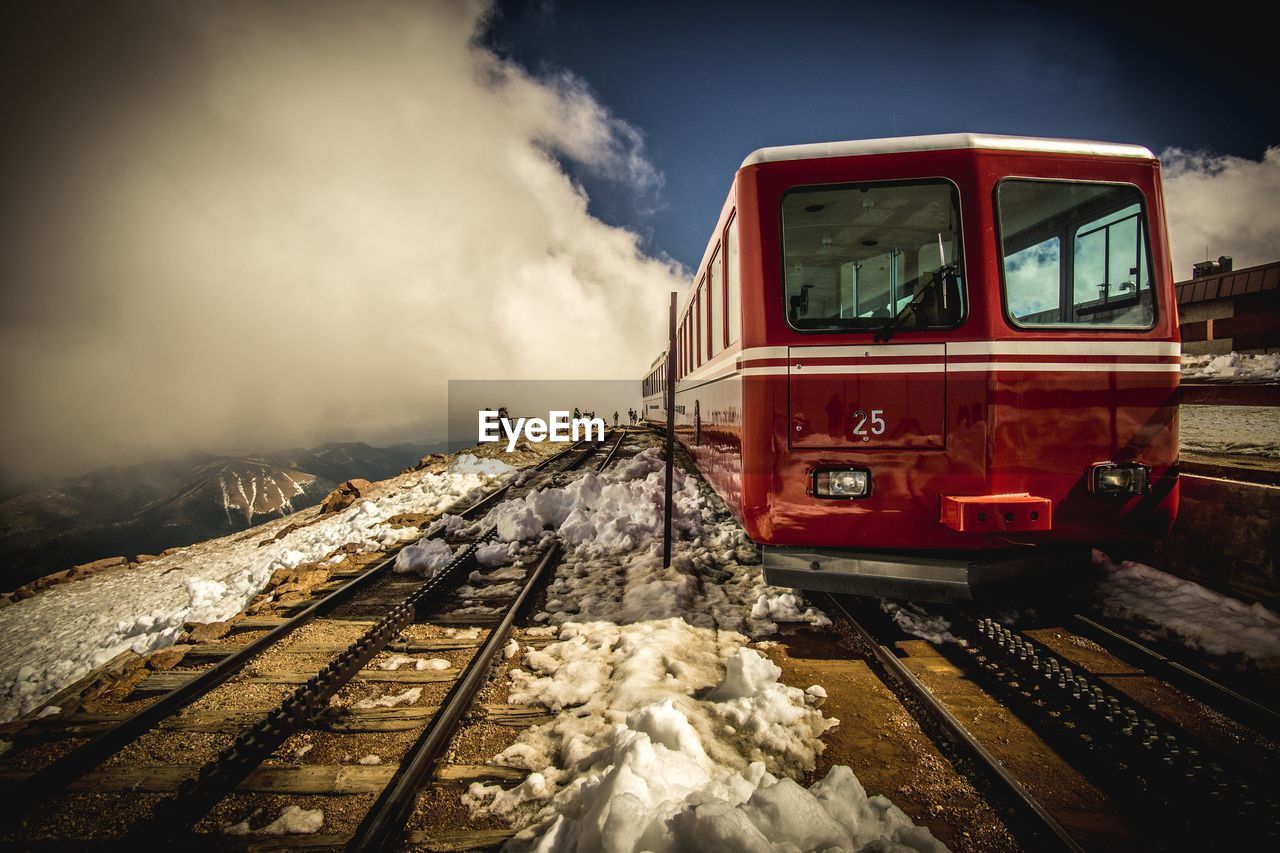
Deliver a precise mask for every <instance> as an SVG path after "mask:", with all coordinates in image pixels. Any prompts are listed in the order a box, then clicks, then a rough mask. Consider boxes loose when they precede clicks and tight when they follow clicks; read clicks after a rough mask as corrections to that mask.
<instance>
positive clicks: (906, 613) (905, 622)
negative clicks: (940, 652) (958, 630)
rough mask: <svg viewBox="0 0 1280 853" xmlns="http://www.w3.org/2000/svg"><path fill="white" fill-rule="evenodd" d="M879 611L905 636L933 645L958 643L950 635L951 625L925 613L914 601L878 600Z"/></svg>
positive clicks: (952, 635)
mask: <svg viewBox="0 0 1280 853" xmlns="http://www.w3.org/2000/svg"><path fill="white" fill-rule="evenodd" d="M880 609H881V610H883V611H884V612H885V613H887V614H889V616H890V618H892V619H893V622H894V624H895V625H897V626H898V628H899V629H901V630H902V632H903V633H905V634H910V635H911V636H913V637H919V638H920V639H922V640H928V641H929V642H931V643H934V644H935V645H941V644H943V643H958V642H960V641H959V640H958V639H956V637H955V635H954V634H952V633H951V623H950V622H948V621H947V620H946V619H943V618H942V617H941V616H937V615H934V614H930V613H927V612H925V609H924V608H923V607H921V606H920V605H918V604H916V603H915V602H914V601H907V602H897V601H886V600H885V599H881V600H880Z"/></svg>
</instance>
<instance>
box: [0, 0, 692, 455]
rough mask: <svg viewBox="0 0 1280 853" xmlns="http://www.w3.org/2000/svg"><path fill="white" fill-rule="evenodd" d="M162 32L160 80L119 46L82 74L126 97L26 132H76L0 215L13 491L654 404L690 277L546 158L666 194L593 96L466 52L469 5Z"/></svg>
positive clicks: (331, 10)
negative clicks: (557, 395) (578, 395)
mask: <svg viewBox="0 0 1280 853" xmlns="http://www.w3.org/2000/svg"><path fill="white" fill-rule="evenodd" d="M149 14H150V15H153V16H158V17H159V18H160V24H159V25H157V26H158V28H159V29H161V30H162V31H163V36H164V39H166V42H165V44H166V48H165V49H164V50H163V51H157V50H154V49H153V50H152V55H150V56H149V57H148V61H150V62H155V61H157V57H159V58H160V59H163V60H164V61H165V62H166V63H168V65H167V67H145V68H142V69H139V68H138V67H137V66H138V65H139V60H137V59H136V58H132V57H129V56H127V55H125V54H126V53H127V51H128V50H130V49H133V48H137V47H138V45H132V46H130V45H121V46H120V47H119V48H118V50H117V52H118V53H119V55H110V51H111V50H112V48H109V47H108V48H103V49H104V50H107V51H108V55H107V56H106V57H105V58H104V60H103V61H102V62H101V67H100V68H97V69H94V68H88V67H86V68H85V69H84V75H85V77H86V78H87V77H89V76H90V75H92V74H94V73H105V74H111V73H115V72H112V71H107V70H106V69H108V68H116V67H121V68H124V69H126V71H127V70H128V69H130V68H131V67H132V70H133V73H132V76H130V75H129V74H126V73H125V72H121V74H122V77H121V79H120V80H118V81H116V82H117V85H116V87H115V89H116V90H115V91H112V94H113V96H115V99H114V100H111V101H109V102H108V103H106V104H105V105H104V104H102V103H100V102H99V103H93V102H94V101H95V100H97V99H96V98H94V97H92V96H91V95H92V94H94V93H98V92H100V90H101V89H102V88H103V87H104V86H105V87H107V88H108V89H110V83H107V84H103V83H101V81H98V82H97V83H95V82H93V81H89V80H88V79H86V80H85V81H84V86H85V87H86V88H88V89H90V90H91V91H90V95H88V96H85V97H83V98H82V101H83V102H82V103H78V104H75V105H62V106H59V105H56V104H55V105H53V106H52V107H50V108H49V110H45V111H44V112H43V113H40V115H41V116H47V115H48V114H49V112H50V110H52V112H53V114H54V115H55V118H58V117H60V118H61V120H62V123H63V125H64V126H68V127H69V128H70V130H71V133H72V134H73V135H74V139H73V140H69V139H67V138H66V137H63V138H61V139H60V140H58V143H57V150H56V151H54V152H53V153H50V152H48V151H46V152H44V153H43V154H41V155H39V156H37V155H35V154H33V155H31V156H32V162H33V164H35V165H34V166H33V169H34V170H35V174H34V175H32V176H31V179H30V180H29V181H28V182H27V184H26V191H27V192H26V197H24V198H22V199H21V206H22V208H23V212H22V215H21V216H18V215H12V214H11V212H10V211H5V213H6V217H5V219H6V220H10V219H12V220H13V221H19V220H21V226H20V228H19V229H18V231H17V232H16V233H11V234H10V235H9V236H8V237H6V238H5V240H6V245H5V247H4V264H5V269H4V270H3V280H4V291H3V296H2V298H3V307H4V311H3V313H2V316H0V353H2V358H0V377H2V379H0V381H2V382H3V389H4V391H3V393H4V400H5V403H6V408H7V412H6V415H5V418H4V420H3V425H2V427H0V429H2V430H3V432H2V433H0V441H2V442H3V447H4V454H3V458H4V459H5V464H4V470H3V471H0V473H3V474H6V475H8V476H11V477H13V476H30V475H33V474H36V473H39V474H41V475H44V476H45V477H47V476H49V475H55V474H61V473H72V472H76V471H78V470H84V469H85V468H87V467H90V466H92V465H100V464H107V463H112V462H130V461H134V460H135V459H138V458H143V457H148V456H153V455H158V454H164V453H173V452H181V451H185V450H188V449H191V448H195V447H200V448H203V449H207V450H215V451H217V450H224V449H227V448H242V449H268V448H272V447H280V446H287V445H290V444H295V443H298V444H301V443H311V442H316V441H322V440H330V439H341V438H360V439H366V440H377V439H402V438H407V437H411V436H413V435H414V434H415V433H416V434H417V435H418V436H419V437H423V438H425V437H427V435H426V433H427V431H428V430H433V431H434V435H436V436H443V432H444V419H445V418H444V415H445V412H444V397H445V390H446V380H447V379H450V378H455V379H456V378H497V377H510V378H519V377H522V376H523V377H538V378H554V377H563V378H621V377H628V378H630V377H635V378H636V379H637V382H638V378H639V376H640V375H641V373H642V372H643V371H644V369H645V368H646V367H647V365H648V363H649V360H650V358H651V357H652V356H653V354H654V353H655V352H656V350H657V349H658V348H659V346H660V345H661V341H662V340H663V336H664V332H665V323H664V319H665V311H664V307H665V303H666V293H667V292H669V291H670V290H672V289H679V288H681V287H683V286H684V282H683V281H682V279H681V277H680V273H681V270H679V269H678V268H677V266H676V265H674V264H672V263H669V262H666V261H663V260H656V259H653V258H651V257H647V256H646V255H645V254H644V253H643V252H642V251H641V250H640V248H639V246H638V238H637V237H636V235H634V234H632V233H630V232H628V231H626V230H622V229H618V228H614V227H610V226H608V225H606V224H604V223H602V222H601V221H599V220H597V219H595V218H593V217H592V216H591V215H590V214H589V213H588V211H587V201H586V198H585V196H584V194H583V192H582V190H581V189H580V188H579V187H577V186H575V185H574V183H573V182H572V181H571V180H570V178H569V177H568V176H567V175H566V173H565V171H564V170H563V169H562V168H561V167H560V164H559V163H558V162H557V158H561V159H566V160H572V161H575V162H576V163H578V164H581V165H582V166H583V167H584V168H587V169H590V170H592V171H593V172H594V173H595V174H599V175H603V176H606V177H610V178H614V179H617V180H619V181H625V182H628V183H629V184H631V185H634V186H635V188H636V192H637V194H638V195H639V196H640V197H642V198H643V197H645V196H653V195H655V194H656V192H657V191H658V189H659V188H660V183H661V177H660V175H659V174H658V173H657V172H656V171H655V170H654V169H653V167H652V166H651V165H650V164H649V162H648V161H647V160H646V158H645V155H644V151H643V147H642V141H641V139H640V136H639V134H638V133H637V132H636V131H635V130H634V129H633V128H631V127H629V126H628V125H627V124H625V123H624V122H622V121H620V120H618V119H616V118H614V117H612V116H611V115H610V114H609V113H608V111H607V110H606V109H605V108H604V107H603V106H602V105H601V104H600V103H599V102H597V101H596V100H595V99H594V98H593V96H592V95H591V94H590V93H589V92H588V91H587V89H586V87H585V86H584V85H583V84H582V83H581V82H580V81H578V80H576V79H575V78H573V77H572V76H570V75H567V74H561V75H558V76H550V77H534V76H531V75H530V74H529V73H527V72H525V71H524V70H523V69H521V68H518V67H515V66H513V65H511V64H509V63H506V62H503V61H501V60H500V59H498V58H497V57H496V56H494V55H493V54H492V53H490V52H488V51H486V50H484V49H483V48H482V47H480V46H478V45H477V42H476V35H477V32H478V30H479V29H480V28H481V27H483V25H484V16H485V15H486V14H487V11H486V9H485V8H484V7H483V6H482V5H480V4H476V3H471V4H467V5H464V4H461V3H421V4H412V5H409V4H404V3H395V4H392V3H378V4H336V3H335V4H323V5H322V4H318V3H308V4H299V5H291V4H253V5H235V6H231V7H228V6H227V4H224V3H218V4H171V3H159V4H155V6H154V7H153V8H152V9H151V11H150V13H149ZM152 41H154V40H152ZM77 85H79V81H77ZM95 86H96V87H97V88H95ZM138 88H142V89H143V90H144V91H143V93H142V94H139V93H138V92H137V89H138ZM59 110H61V112H59Z"/></svg>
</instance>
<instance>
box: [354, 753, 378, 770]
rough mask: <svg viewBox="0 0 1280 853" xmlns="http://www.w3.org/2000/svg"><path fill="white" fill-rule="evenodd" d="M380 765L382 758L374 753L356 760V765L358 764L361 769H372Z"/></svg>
mask: <svg viewBox="0 0 1280 853" xmlns="http://www.w3.org/2000/svg"><path fill="white" fill-rule="evenodd" d="M381 763H382V756H381V755H377V754H375V753H369V754H368V755H362V756H360V757H359V758H357V759H356V764H359V765H361V766H362V767H373V766H374V765H375V764H381Z"/></svg>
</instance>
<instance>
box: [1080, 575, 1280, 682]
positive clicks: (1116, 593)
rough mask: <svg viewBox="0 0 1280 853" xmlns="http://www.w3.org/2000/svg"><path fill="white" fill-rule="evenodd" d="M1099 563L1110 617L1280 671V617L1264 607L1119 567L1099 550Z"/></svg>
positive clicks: (1175, 579) (1101, 587)
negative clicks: (1147, 626) (1122, 619)
mask: <svg viewBox="0 0 1280 853" xmlns="http://www.w3.org/2000/svg"><path fill="white" fill-rule="evenodd" d="M1094 562H1095V564H1097V565H1098V566H1099V567H1100V568H1101V569H1102V571H1103V573H1104V574H1103V578H1102V580H1101V581H1100V582H1099V583H1098V584H1097V586H1096V587H1095V588H1094V594H1095V595H1096V596H1097V597H1098V598H1099V600H1100V601H1101V603H1102V607H1103V612H1104V613H1106V614H1107V615H1108V616H1113V617H1120V618H1127V619H1138V620H1140V621H1142V622H1145V623H1150V625H1151V627H1152V628H1153V629H1156V630H1160V631H1162V632H1164V633H1165V634H1167V635H1170V636H1173V637H1176V638H1178V639H1179V640H1180V641H1181V642H1182V643H1184V644H1185V645H1187V646H1190V647H1192V648H1199V649H1203V650H1204V651H1206V652H1208V653H1209V654H1213V655H1239V656H1240V657H1241V658H1243V659H1245V660H1248V661H1252V662H1253V663H1254V664H1256V665H1257V666H1260V667H1263V668H1266V669H1277V668H1280V615H1277V614H1275V613H1273V612H1272V611H1270V610H1268V609H1267V608H1265V607H1263V606H1262V605H1261V604H1258V603H1256V602H1255V603H1254V604H1245V603H1244V602H1242V601H1239V600H1237V599H1234V598H1231V597H1229V596H1226V595H1222V594H1220V593H1217V592H1214V591H1213V590H1210V589H1206V588H1204V587H1203V586H1200V584H1198V583H1195V582H1193V581H1188V580H1183V579H1182V578H1178V577H1174V576H1173V575H1170V574H1166V573H1165V572H1162V571H1159V570H1157V569H1153V568H1151V567H1150V566H1144V565H1143V564H1142V563H1134V562H1130V561H1125V562H1123V563H1121V564H1120V565H1118V566H1117V565H1115V564H1114V563H1112V562H1111V561H1110V560H1108V559H1107V558H1106V556H1105V555H1103V554H1102V553H1101V552H1098V551H1094Z"/></svg>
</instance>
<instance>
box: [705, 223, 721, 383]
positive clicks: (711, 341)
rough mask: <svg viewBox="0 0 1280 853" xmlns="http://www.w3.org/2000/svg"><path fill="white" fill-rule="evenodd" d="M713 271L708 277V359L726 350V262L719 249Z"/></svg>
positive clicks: (712, 263)
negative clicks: (709, 321) (709, 322)
mask: <svg viewBox="0 0 1280 853" xmlns="http://www.w3.org/2000/svg"><path fill="white" fill-rule="evenodd" d="M708 268H709V269H710V270H711V272H710V273H708V275H707V295H708V297H710V298H709V300H708V302H707V307H708V309H709V311H708V313H710V315H711V326H710V330H709V331H708V332H707V358H711V357H712V356H713V355H715V354H716V353H717V352H719V351H720V350H721V349H723V348H724V289H723V288H724V262H723V261H722V259H721V257H720V249H719V248H718V247H717V248H716V251H715V254H713V255H712V256H711V263H710V264H709V265H708Z"/></svg>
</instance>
